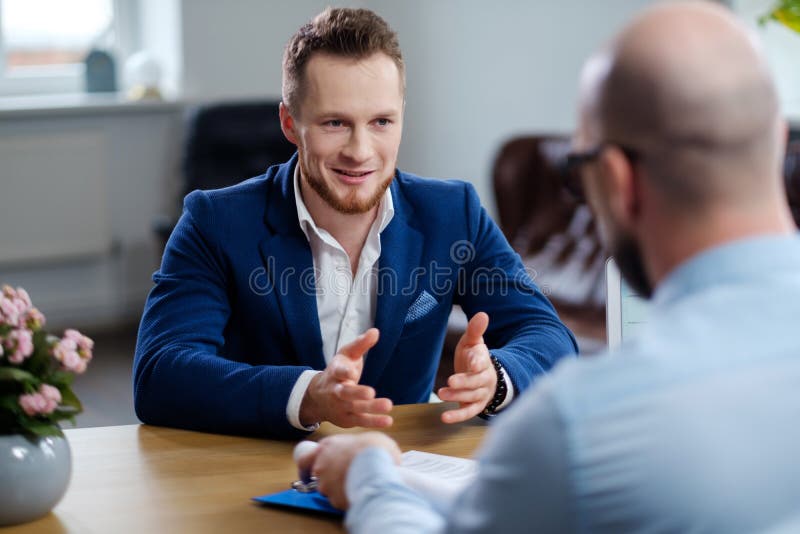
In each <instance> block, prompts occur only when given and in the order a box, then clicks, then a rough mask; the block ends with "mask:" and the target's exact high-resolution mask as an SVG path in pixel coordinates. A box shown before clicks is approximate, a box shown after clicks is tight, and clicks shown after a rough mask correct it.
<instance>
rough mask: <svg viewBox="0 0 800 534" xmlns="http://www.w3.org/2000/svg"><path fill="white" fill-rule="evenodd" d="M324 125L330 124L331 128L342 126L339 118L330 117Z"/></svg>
mask: <svg viewBox="0 0 800 534" xmlns="http://www.w3.org/2000/svg"><path fill="white" fill-rule="evenodd" d="M325 126H330V127H331V128H340V127H341V126H342V121H340V120H339V119H331V120H329V121H327V122H326V123H325Z"/></svg>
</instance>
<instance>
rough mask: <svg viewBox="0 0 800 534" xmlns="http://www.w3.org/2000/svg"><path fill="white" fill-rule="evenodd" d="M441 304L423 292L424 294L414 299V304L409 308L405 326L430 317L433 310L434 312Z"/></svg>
mask: <svg viewBox="0 0 800 534" xmlns="http://www.w3.org/2000/svg"><path fill="white" fill-rule="evenodd" d="M437 304H439V301H437V300H436V299H435V298H433V295H431V294H430V293H428V292H427V291H425V290H424V289H423V290H422V293H420V294H419V295H417V298H416V299H414V302H413V303H412V304H411V306H409V308H408V313H406V318H405V321H403V323H404V324H408V323H413V322H414V321H418V320H419V319H421V318H423V317H425V316H426V315H428V314H429V313H430V312H431V310H433V309H434V308H435V307H436V305H437Z"/></svg>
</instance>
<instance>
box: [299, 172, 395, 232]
mask: <svg viewBox="0 0 800 534" xmlns="http://www.w3.org/2000/svg"><path fill="white" fill-rule="evenodd" d="M293 180H294V201H295V205H296V206H297V220H298V222H299V223H300V229H301V230H303V234H305V236H306V239H308V240H310V239H311V237H310V234H309V232H310V231H311V232H314V233H315V234H316V235H317V237H322V235H321V234H320V228H319V227H317V225H316V223H315V222H314V218H313V217H311V213H310V212H309V211H308V208H307V207H306V203H305V201H303V195H302V194H301V193H300V165H299V164H297V165H295V166H294V178H293ZM393 217H394V200H392V188H391V187H387V188H386V192H385V193H384V194H383V198H382V199H381V202H380V204H379V205H378V216H377V217H375V223H373V225H372V228H373V229H374V228H375V227H376V225H377V229H378V233H381V232H383V230H384V228H386V227H387V226H388V225H389V223H390V222H391V221H392V218H393ZM370 231H372V230H370Z"/></svg>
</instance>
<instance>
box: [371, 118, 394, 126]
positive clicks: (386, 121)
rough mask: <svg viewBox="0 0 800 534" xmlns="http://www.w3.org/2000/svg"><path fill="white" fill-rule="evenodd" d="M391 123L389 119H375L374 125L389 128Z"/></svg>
mask: <svg viewBox="0 0 800 534" xmlns="http://www.w3.org/2000/svg"><path fill="white" fill-rule="evenodd" d="M391 123H392V121H390V120H389V119H376V120H375V124H377V125H378V126H389V125H390V124H391Z"/></svg>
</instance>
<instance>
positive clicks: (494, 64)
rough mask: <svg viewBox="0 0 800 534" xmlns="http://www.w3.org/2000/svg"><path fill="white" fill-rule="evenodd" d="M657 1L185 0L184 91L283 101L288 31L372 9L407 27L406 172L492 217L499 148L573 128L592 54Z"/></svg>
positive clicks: (402, 30) (403, 38)
mask: <svg viewBox="0 0 800 534" xmlns="http://www.w3.org/2000/svg"><path fill="white" fill-rule="evenodd" d="M650 3H652V0H605V1H603V2H587V1H586V0H562V1H559V2H553V1H550V0H533V1H531V0H505V1H498V2H487V1H485V0H404V1H396V0H364V1H360V2H353V1H351V2H328V1H324V0H296V1H293V2H285V1H281V0H268V1H265V0H237V1H233V2H226V3H222V2H216V1H213V0H200V1H197V0H191V1H189V0H186V1H184V2H183V11H182V14H183V50H184V61H183V84H184V86H183V89H184V92H185V94H186V95H188V96H189V97H190V98H192V99H201V100H204V99H211V98H220V97H225V98H232V97H248V96H265V95H266V96H270V97H276V98H277V97H279V95H280V80H281V71H280V60H281V54H282V51H283V46H284V45H285V43H286V41H287V40H288V39H289V37H290V36H291V34H292V33H293V32H294V31H295V30H296V29H297V28H298V27H299V26H300V25H301V24H303V23H304V22H306V21H307V20H309V19H310V18H311V17H312V16H313V15H315V14H316V13H318V12H319V11H320V10H322V9H323V8H324V7H325V6H327V5H329V4H334V5H350V6H364V7H369V8H371V9H374V10H375V11H376V12H378V13H379V14H380V15H382V16H383V17H384V18H385V19H386V20H387V21H388V22H389V24H390V25H391V26H392V27H393V28H394V29H395V30H396V31H397V32H398V35H399V38H400V45H401V47H402V49H403V54H404V56H405V59H406V63H407V69H408V73H407V78H408V80H407V84H408V98H407V105H406V118H405V134H404V140H403V145H402V149H401V156H400V166H401V168H403V169H404V170H407V171H410V172H415V173H418V174H422V175H426V176H436V177H457V178H462V179H466V180H469V181H471V182H473V183H474V184H475V186H476V187H477V189H478V193H479V194H480V196H481V198H482V199H483V201H484V204H486V206H487V208H489V210H490V212H491V213H494V200H493V195H492V193H491V184H490V172H491V163H492V159H493V157H494V155H495V152H496V151H497V149H498V147H499V145H500V144H501V143H502V142H503V141H504V140H505V139H507V138H509V137H511V136H512V135H515V134H517V133H523V132H537V131H540V132H568V131H570V130H571V129H572V126H573V123H574V117H575V115H574V109H573V108H574V100H575V86H576V83H577V77H578V72H579V69H580V67H581V64H582V62H583V60H584V59H585V57H586V56H587V54H589V53H590V52H591V51H592V50H593V49H594V48H595V47H596V46H597V45H598V44H600V43H601V42H602V41H603V40H605V39H607V38H608V37H609V36H610V35H611V34H612V33H614V32H615V31H616V29H617V28H618V27H619V26H620V25H621V24H622V23H623V22H624V21H626V20H627V19H628V18H629V17H630V16H631V15H632V14H633V13H634V12H635V11H636V10H638V9H639V8H641V7H643V6H645V5H648V4H650Z"/></svg>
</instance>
